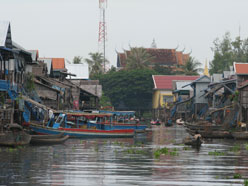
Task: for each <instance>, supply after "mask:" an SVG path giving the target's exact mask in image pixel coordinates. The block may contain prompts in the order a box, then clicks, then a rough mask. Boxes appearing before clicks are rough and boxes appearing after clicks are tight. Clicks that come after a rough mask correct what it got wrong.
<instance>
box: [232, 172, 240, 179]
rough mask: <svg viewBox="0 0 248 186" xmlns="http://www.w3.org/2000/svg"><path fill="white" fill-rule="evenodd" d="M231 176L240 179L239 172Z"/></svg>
mask: <svg viewBox="0 0 248 186" xmlns="http://www.w3.org/2000/svg"><path fill="white" fill-rule="evenodd" d="M233 178H234V179H241V178H242V176H241V174H239V173H236V174H234V175H233Z"/></svg>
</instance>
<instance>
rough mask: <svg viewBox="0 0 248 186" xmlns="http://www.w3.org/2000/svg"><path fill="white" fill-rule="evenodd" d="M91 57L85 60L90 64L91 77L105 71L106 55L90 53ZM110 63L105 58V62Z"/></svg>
mask: <svg viewBox="0 0 248 186" xmlns="http://www.w3.org/2000/svg"><path fill="white" fill-rule="evenodd" d="M89 55H90V59H85V62H86V63H88V65H89V70H90V78H92V77H93V76H96V75H99V74H103V73H104V68H103V67H104V57H103V54H102V53H98V52H96V53H89ZM107 63H109V61H108V60H106V59H105V64H107Z"/></svg>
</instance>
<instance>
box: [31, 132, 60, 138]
mask: <svg viewBox="0 0 248 186" xmlns="http://www.w3.org/2000/svg"><path fill="white" fill-rule="evenodd" d="M63 136H64V133H63V132H61V133H59V134H53V135H31V140H33V139H58V138H62V137H63Z"/></svg>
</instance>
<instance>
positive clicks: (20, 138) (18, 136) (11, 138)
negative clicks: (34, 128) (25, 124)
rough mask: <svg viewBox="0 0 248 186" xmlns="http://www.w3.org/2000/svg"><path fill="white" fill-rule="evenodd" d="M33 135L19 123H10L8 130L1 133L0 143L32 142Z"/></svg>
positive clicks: (12, 144) (18, 143) (18, 144)
mask: <svg viewBox="0 0 248 186" xmlns="http://www.w3.org/2000/svg"><path fill="white" fill-rule="evenodd" d="M30 140H31V136H30V135H29V134H28V133H26V132H25V131H23V129H22V127H21V126H20V125H18V124H10V125H9V126H8V130H7V131H4V132H2V133H0V145H2V146H12V147H16V146H22V145H28V144H29V143H30Z"/></svg>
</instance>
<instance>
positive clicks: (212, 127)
mask: <svg viewBox="0 0 248 186" xmlns="http://www.w3.org/2000/svg"><path fill="white" fill-rule="evenodd" d="M184 126H185V127H187V128H188V129H190V130H214V131H215V130H223V126H221V125H212V124H209V123H208V124H197V123H195V124H191V123H187V122H185V123H184Z"/></svg>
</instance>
